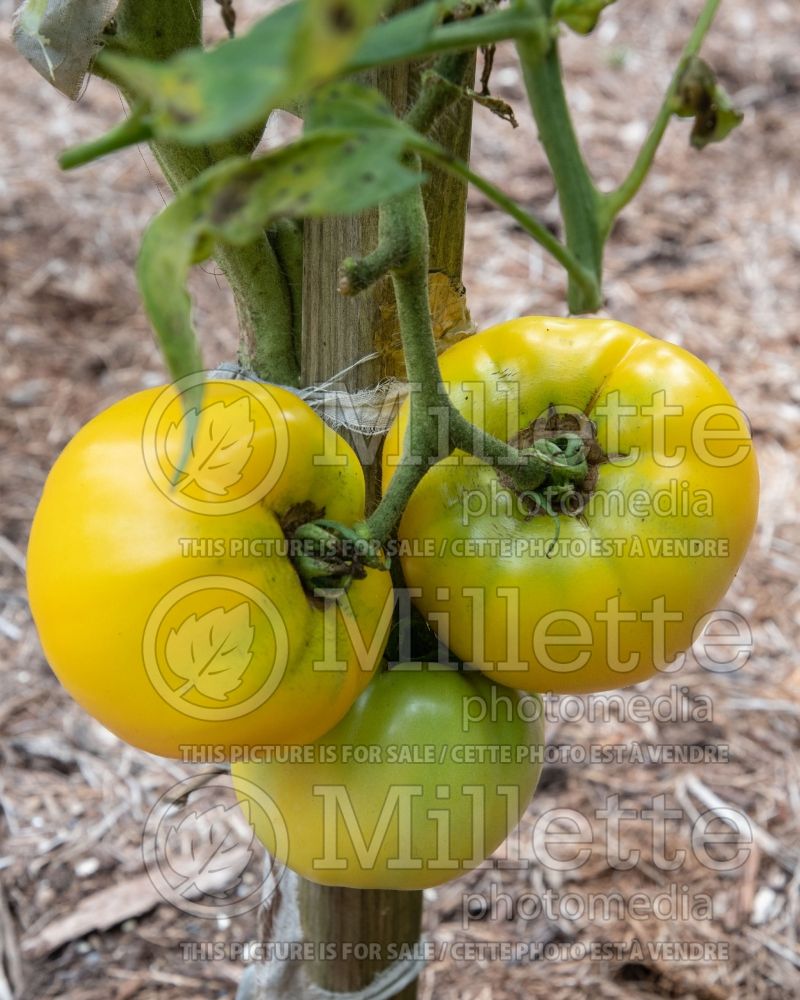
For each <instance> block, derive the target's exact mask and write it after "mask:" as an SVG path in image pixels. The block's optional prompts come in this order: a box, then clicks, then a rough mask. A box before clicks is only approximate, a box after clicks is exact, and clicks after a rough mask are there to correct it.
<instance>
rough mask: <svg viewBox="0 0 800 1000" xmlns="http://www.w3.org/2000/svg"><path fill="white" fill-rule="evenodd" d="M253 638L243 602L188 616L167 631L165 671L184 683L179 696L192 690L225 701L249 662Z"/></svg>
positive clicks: (248, 611) (247, 606)
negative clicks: (178, 624)
mask: <svg viewBox="0 0 800 1000" xmlns="http://www.w3.org/2000/svg"><path fill="white" fill-rule="evenodd" d="M254 635H255V629H254V628H253V626H252V625H251V623H250V606H249V604H247V602H246V601H245V602H242V603H241V604H238V605H237V606H236V607H235V608H231V609H230V611H226V610H225V609H224V608H214V609H213V610H211V611H208V612H207V613H206V614H204V615H200V616H199V617H198V616H197V615H189V617H188V618H187V619H186V620H185V621H184V622H182V623H181V625H180V626H179V627H178V628H177V629H172V630H171V631H170V633H169V635H168V636H167V641H166V645H165V648H164V653H165V656H166V660H167V665H168V666H169V669H170V670H171V671H172V672H173V673H174V674H175V675H176V676H178V677H181V678H183V680H185V681H186V682H187V683H186V684H184V685H183V687H182V688H181V689H180V693H181V694H184V695H185V694H187V693H188V692H189V691H191V690H192V689H196V690H197V691H198V692H199V693H200V694H201V695H203V697H205V698H211V699H213V700H214V701H227V700H228V695H229V694H230V693H231V691H234V690H235V689H236V688H237V687H239V685H240V684H241V683H242V675H243V674H244V672H245V670H246V669H247V668H248V666H249V665H250V662H251V660H252V659H253V652H252V645H253V636H254Z"/></svg>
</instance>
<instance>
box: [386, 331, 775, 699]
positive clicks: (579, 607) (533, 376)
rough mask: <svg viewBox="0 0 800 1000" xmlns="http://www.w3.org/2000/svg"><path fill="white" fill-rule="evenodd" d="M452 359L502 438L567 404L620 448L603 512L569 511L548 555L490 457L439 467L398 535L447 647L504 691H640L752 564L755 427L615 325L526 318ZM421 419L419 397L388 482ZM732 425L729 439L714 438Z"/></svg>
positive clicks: (459, 458) (547, 534) (690, 371)
mask: <svg viewBox="0 0 800 1000" xmlns="http://www.w3.org/2000/svg"><path fill="white" fill-rule="evenodd" d="M440 364H441V370H442V376H443V379H444V381H445V383H446V384H447V386H448V392H449V396H450V399H451V401H452V402H453V403H454V405H455V406H456V408H457V409H458V410H460V412H462V413H463V414H464V415H465V416H466V417H467V418H468V419H471V420H472V421H473V422H474V423H476V424H477V425H478V426H480V427H482V428H483V429H485V430H487V431H489V432H491V433H492V434H494V435H495V436H497V437H502V438H504V439H506V440H514V438H515V436H516V435H517V434H518V433H519V432H520V430H522V429H524V428H527V427H529V426H530V424H531V423H532V422H533V421H535V420H536V419H537V418H542V417H546V415H547V412H548V407H549V406H550V405H551V404H554V405H556V406H557V407H559V406H562V407H563V406H567V407H572V408H574V410H576V411H580V412H582V413H584V414H586V415H587V416H588V417H589V418H591V420H592V421H593V422H594V423H595V424H596V433H597V441H598V443H599V444H600V446H601V447H602V448H603V451H604V452H606V453H607V454H608V455H609V456H610V460H609V461H608V462H606V463H605V464H601V465H599V466H598V467H597V472H598V479H597V483H596V488H595V493H596V496H594V497H592V498H590V499H591V500H592V501H593V502H594V503H595V508H594V511H592V510H590V509H589V508H588V507H587V512H585V520H581V519H578V518H574V517H568V516H566V515H564V514H561V515H559V522H560V540H559V546H560V547H557V548H556V549H555V550H554V554H552V555H551V556H550V557H549V558H548V554H547V552H548V550H547V546H548V543H549V542H550V540H552V539H553V537H554V522H553V519H552V518H551V517H548V516H542V515H538V516H533V517H532V516H530V514H529V512H526V511H525V510H521V509H520V504H519V502H518V497H517V495H516V493H515V492H513V491H512V490H511V489H509V488H507V486H506V485H504V484H503V482H502V480H501V479H500V478H498V475H497V473H496V472H495V470H494V468H492V467H491V466H490V465H489V464H488V463H487V462H485V461H481V460H480V459H477V458H474V457H472V456H466V455H464V454H463V453H461V452H457V453H455V454H454V455H453V456H450V457H449V458H448V459H445V460H443V461H439V462H438V463H437V464H436V465H435V466H433V467H432V468H431V470H430V471H429V472H428V473H427V474H426V475H425V477H424V478H423V479H422V481H421V482H420V484H419V485H418V486H417V488H416V490H415V491H414V493H413V495H412V497H411V499H410V502H409V503H408V505H407V507H406V509H405V512H404V514H403V517H402V519H401V523H400V526H399V531H398V538H399V541H400V543H401V548H400V552H401V559H402V566H403V572H404V575H405V579H406V582H407V583H408V586H409V587H411V588H418V596H415V597H414V601H415V603H416V605H417V607H418V608H419V609H420V611H421V612H422V613H423V614H424V615H426V616H427V617H428V618H429V620H430V622H431V624H432V626H433V627H434V628H435V629H437V630H438V631H439V635H440V638H441V639H442V640H443V641H444V642H445V643H447V644H449V645H450V647H451V648H452V649H453V650H454V651H455V652H456V653H457V654H458V656H459V657H460V658H461V659H462V660H464V661H466V662H472V663H474V664H476V665H477V666H479V667H481V669H483V670H485V671H486V673H487V674H489V676H491V677H492V678H493V679H494V680H495V681H497V682H499V683H504V684H508V685H510V686H511V687H516V688H521V689H524V690H528V691H554V692H557V693H581V692H590V691H601V690H607V689H611V688H615V687H622V686H626V685H629V684H634V683H637V682H639V681H642V680H644V679H646V678H647V677H650V676H651V675H652V674H653V673H655V672H656V670H658V669H661V668H663V667H664V665H665V664H667V663H669V661H671V660H673V659H674V657H675V656H676V655H677V654H678V653H680V652H681V651H683V650H685V649H686V648H688V646H690V645H691V643H692V641H693V637H695V634H694V633H695V628H696V626H697V625H698V623H699V622H701V621H702V619H703V616H704V615H705V614H706V613H707V612H709V611H711V610H712V609H713V608H715V606H716V604H717V602H718V601H719V600H720V598H721V597H722V596H723V595H724V594H725V592H726V590H727V589H728V587H729V585H730V583H731V580H732V579H733V577H734V575H735V573H736V570H737V568H738V566H739V564H740V563H741V560H742V558H743V557H744V554H745V551H746V549H747V546H748V543H749V541H750V538H751V536H752V533H753V529H754V525H755V520H756V515H757V506H758V471H757V466H756V460H755V455H754V452H753V448H752V442H751V440H750V435H749V430H748V428H747V425H746V422H745V420H744V417H743V416H742V414H741V412H740V411H739V410H738V409H736V407H735V403H734V401H733V399H732V398H731V396H730V395H729V393H728V392H727V390H726V389H725V387H724V386H723V384H722V383H721V382H720V380H719V379H718V378H717V377H716V375H714V374H713V372H711V371H710V370H709V369H708V368H707V367H706V366H705V365H704V364H703V363H702V362H701V361H699V360H698V359H697V358H695V357H694V356H692V355H691V354H689V353H688V352H686V351H684V350H682V349H681V348H679V347H676V346H674V345H672V344H669V343H665V342H663V341H660V340H657V339H655V338H653V337H650V336H649V335H647V334H645V333H643V332H642V331H640V330H636V329H635V328H633V327H630V326H627V325H625V324H623V323H617V322H615V321H613V320H605V319H552V318H547V317H526V318H522V319H517V320H513V321H510V322H507V323H503V324H500V325H499V326H496V327H493V328H492V329H489V330H486V331H484V332H482V333H479V334H477V335H475V336H474V337H470V338H467V339H466V340H463V341H461V342H460V343H458V344H456V345H454V346H453V347H451V348H450V349H448V350H447V351H446V352H444V354H442V356H441V358H440ZM661 393H663V396H662V395H661ZM476 399H478V400H479V402H478V403H476ZM509 400H511V403H509ZM517 400H518V405H517ZM714 407H719V408H720V409H719V410H718V411H717V410H715V409H713V408H714ZM664 408H667V409H664ZM668 408H674V410H675V412H673V410H672V409H668ZM678 408H679V410H678ZM723 410H724V413H723ZM407 419H408V404H407V403H406V404H405V405H404V407H403V408H402V410H401V412H400V415H399V417H398V419H397V421H396V422H395V424H394V425H393V426H392V428H391V429H390V431H389V434H388V436H387V439H386V443H385V446H384V451H383V483H384V488H385V487H386V485H387V484H388V483H389V482H390V481H391V478H392V475H393V472H394V470H395V468H396V466H397V462H398V459H399V456H400V454H401V451H402V441H403V435H404V432H405V427H406V424H407ZM726 428H727V429H730V430H731V434H732V437H731V439H730V440H723V439H719V440H714V439H713V438H712V436H711V435H710V433H706V430H707V431H708V432H712V431H715V430H725V429H726ZM662 431H663V432H664V435H665V436H664V440H663V442H662V441H661V440H660V439H659V437H658V435H659V434H660V433H661V432H662ZM635 449H638V451H636V450H635ZM679 449H684V451H683V452H681V451H680V450H679ZM737 449H740V450H738V451H737ZM665 498H666V499H665ZM690 540H691V544H692V546H694V548H692V549H690V548H689V541H690ZM422 542H426V543H429V547H428V548H427V549H424V547H423V546H422V544H421V543H422ZM414 543H416V551H415V550H414ZM501 543H502V544H501ZM492 545H493V546H494V548H492ZM502 545H505V546H506V547H505V549H504V548H503V547H502ZM481 546H483V548H481ZM698 547H699V548H698ZM431 552H435V553H436V557H435V558H432V557H431ZM412 593H414V591H412ZM481 602H483V608H481V606H480V605H481ZM662 602H663V603H662ZM653 615H655V616H656V619H653V618H652V617H650V616H653ZM670 615H672V616H675V615H677V616H678V618H677V619H674V620H673V618H669V617H667V620H665V616H670ZM598 616H599V617H598ZM609 616H610V617H609ZM657 633H658V634H657ZM662 646H663V648H661V647H662Z"/></svg>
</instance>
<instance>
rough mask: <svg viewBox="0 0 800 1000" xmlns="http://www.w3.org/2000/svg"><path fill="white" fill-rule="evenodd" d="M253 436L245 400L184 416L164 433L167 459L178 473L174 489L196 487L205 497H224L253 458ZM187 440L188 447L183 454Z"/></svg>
mask: <svg viewBox="0 0 800 1000" xmlns="http://www.w3.org/2000/svg"><path fill="white" fill-rule="evenodd" d="M254 434H255V423H254V421H253V419H252V415H251V413H250V400H249V399H248V398H247V396H242V397H240V398H239V399H237V400H235V401H234V402H232V403H225V402H222V401H220V402H218V403H211V404H209V405H208V406H204V407H203V408H202V409H201V410H200V412H199V413H198V411H197V410H194V409H192V410H190V411H189V412H188V413H185V414H184V416H183V419H182V420H180V421H179V422H178V423H177V424H171V425H170V427H169V428H168V429H167V438H166V442H165V446H166V454H167V458H168V459H169V461H170V462H171V463H172V466H173V468H174V469H175V471H176V472H177V473H178V478H177V480H176V486H177V488H178V489H179V490H180V491H181V492H185V491H186V490H187V489H188V488H189V487H190V486H192V485H193V484H195V483H196V484H197V486H199V487H200V489H201V490H203V492H205V493H211V494H212V495H213V496H222V497H224V496H227V494H228V492H229V490H230V488H231V487H232V486H235V485H236V483H238V482H239V480H240V479H241V478H242V470H243V469H244V467H245V465H246V464H247V462H248V460H249V459H250V456H251V455H252V454H253V447H252V441H253V435H254ZM187 438H188V440H189V442H190V446H189V452H188V454H185V452H186V441H187Z"/></svg>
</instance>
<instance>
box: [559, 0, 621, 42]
mask: <svg viewBox="0 0 800 1000" xmlns="http://www.w3.org/2000/svg"><path fill="white" fill-rule="evenodd" d="M614 2H615V0H556V2H555V3H554V4H553V15H552V16H553V18H554V20H556V21H563V22H564V24H566V25H568V26H569V27H570V28H572V30H573V31H576V32H577V33H578V34H579V35H588V34H589V32H590V31H592V30H593V29H594V26H595V25H596V24H597V21H598V19H599V17H600V15H601V14H602V13H603V11H604V10H605V8H606V7H608V6H610V5H611V4H612V3H614Z"/></svg>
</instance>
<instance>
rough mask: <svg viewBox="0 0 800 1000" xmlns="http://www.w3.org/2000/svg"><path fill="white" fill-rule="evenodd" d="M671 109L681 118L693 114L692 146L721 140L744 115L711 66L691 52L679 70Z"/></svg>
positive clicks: (695, 146) (697, 146) (705, 144)
mask: <svg viewBox="0 0 800 1000" xmlns="http://www.w3.org/2000/svg"><path fill="white" fill-rule="evenodd" d="M674 110H675V114H676V115H679V116H680V117H681V118H694V127H693V128H692V134H691V139H690V141H691V144H692V145H693V146H694V148H695V149H703V148H704V147H705V146H707V145H708V144H709V143H711V142H722V140H723V139H724V138H725V136H727V135H728V134H729V133H730V132H732V131H733V129H735V128H736V126H737V125H739V124H740V123H741V121H742V118H743V117H744V116H743V115H742V113H741V112H740V111H738V110H737V109H736V108H735V107H734V106H733V104H732V103H731V100H730V98H729V97H728V95H727V94H726V93H725V91H724V90H723V89H722V87H721V86H720V85H719V84H718V83H717V77H716V74H715V73H714V70H713V69H712V68H711V67H710V66H709V65H708V63H707V62H705V61H704V60H703V59H700V58H699V57H698V56H692V58H691V59H690V60H689V61H688V62H687V64H686V66H685V68H684V70H683V72H682V73H681V76H680V79H679V81H678V87H677V91H676V94H675V105H674Z"/></svg>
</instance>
